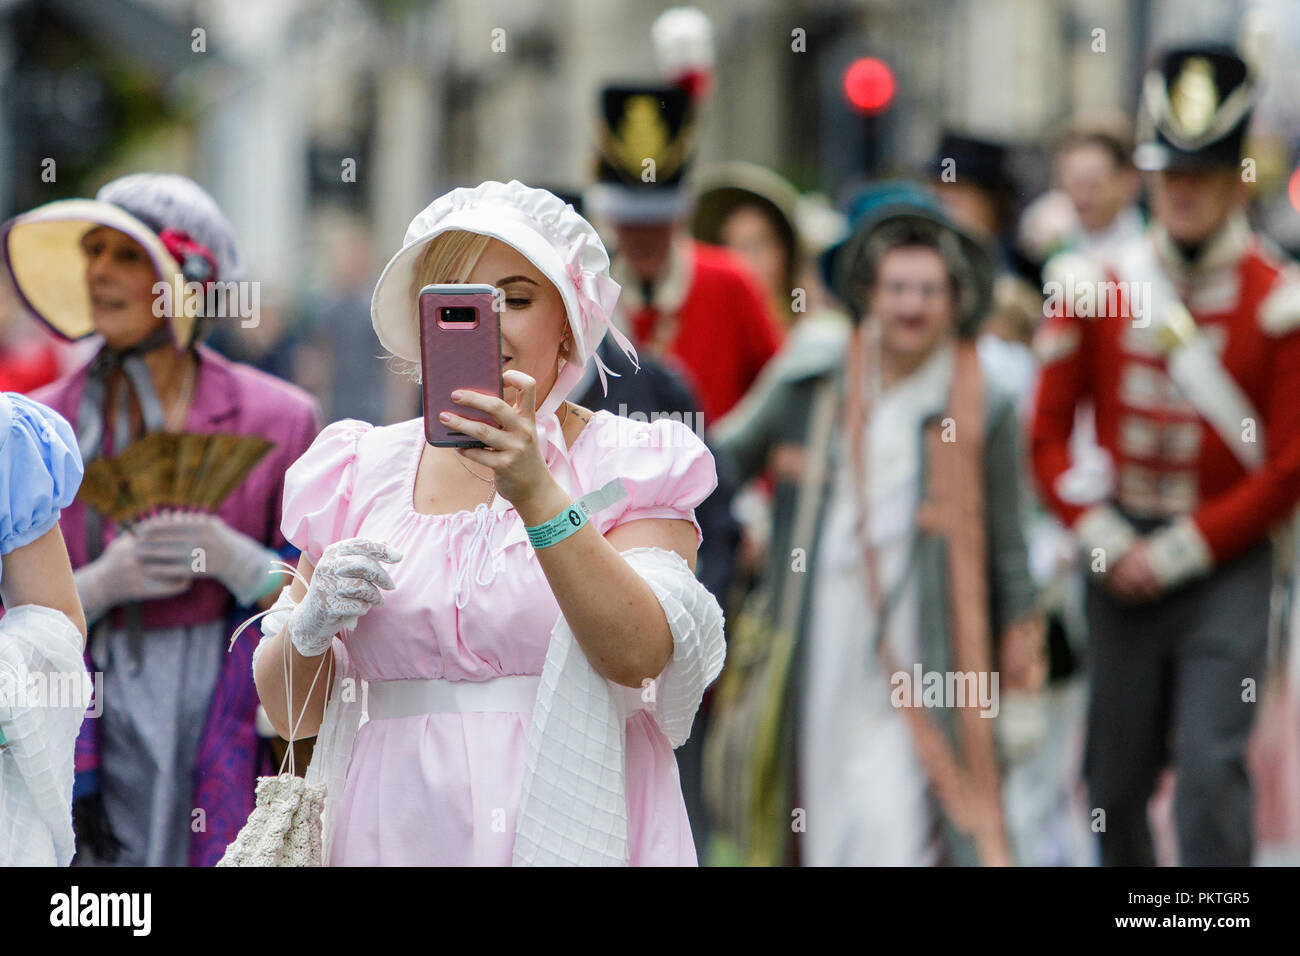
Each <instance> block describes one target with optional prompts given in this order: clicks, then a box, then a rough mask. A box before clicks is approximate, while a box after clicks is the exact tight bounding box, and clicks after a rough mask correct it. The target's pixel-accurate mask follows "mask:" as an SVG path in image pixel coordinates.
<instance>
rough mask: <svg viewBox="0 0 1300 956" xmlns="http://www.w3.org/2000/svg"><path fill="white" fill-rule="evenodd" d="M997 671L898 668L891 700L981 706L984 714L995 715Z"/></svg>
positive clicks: (925, 704) (902, 704) (891, 682)
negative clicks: (906, 669)
mask: <svg viewBox="0 0 1300 956" xmlns="http://www.w3.org/2000/svg"><path fill="white" fill-rule="evenodd" d="M998 682H999V675H998V672H997V671H926V670H922V668H921V665H920V664H913V665H912V670H911V672H908V671H895V672H894V674H893V676H891V677H890V678H889V686H890V688H891V690H890V692H889V702H890V703H891V704H892V705H893V706H895V707H900V708H901V707H935V708H938V707H978V708H979V710H980V716H981V717H996V716H997V715H998V711H999V710H1000V709H1001V706H1000V705H999V703H998Z"/></svg>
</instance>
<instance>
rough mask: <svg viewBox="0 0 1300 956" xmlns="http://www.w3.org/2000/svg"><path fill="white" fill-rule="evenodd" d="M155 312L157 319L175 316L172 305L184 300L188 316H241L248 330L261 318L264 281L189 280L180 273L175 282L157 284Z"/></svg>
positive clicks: (227, 317)
mask: <svg viewBox="0 0 1300 956" xmlns="http://www.w3.org/2000/svg"><path fill="white" fill-rule="evenodd" d="M153 294H154V301H153V314H154V316H155V317H156V318H159V319H161V318H163V317H165V316H169V315H172V314H173V313H172V304H173V303H175V302H180V303H182V307H181V308H182V313H183V314H184V315H185V316H187V317H188V318H196V317H197V318H209V319H240V320H241V321H240V325H241V326H242V327H243V328H245V329H252V328H256V327H257V325H258V323H259V322H260V321H261V318H260V316H261V309H262V284H261V283H260V282H256V281H248V280H240V281H234V280H231V281H228V282H222V281H219V280H214V281H212V282H185V283H182V282H181V280H180V277H179V276H177V277H176V279H175V280H174V281H173V282H161V281H160V282H155V283H154V284H153Z"/></svg>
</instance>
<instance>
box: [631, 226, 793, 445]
mask: <svg viewBox="0 0 1300 956" xmlns="http://www.w3.org/2000/svg"><path fill="white" fill-rule="evenodd" d="M611 271H612V273H613V275H614V278H615V279H616V280H618V282H619V284H620V285H621V286H622V287H623V291H622V294H621V295H620V296H619V304H618V314H617V315H616V317H615V321H617V322H618V323H619V324H620V326H622V327H623V328H624V329H625V330H626V331H628V332H629V333H630V337H631V339H632V341H633V342H634V343H635V345H636V347H637V348H638V349H641V348H645V349H647V350H648V351H649V352H650V354H652V355H657V356H661V357H665V358H669V359H670V360H671V361H672V364H673V367H674V370H675V371H677V372H678V373H679V374H681V375H682V376H683V377H684V378H685V379H686V380H687V383H688V384H689V385H690V386H691V389H692V390H693V391H694V393H695V394H696V395H697V396H699V399H700V402H701V404H702V405H703V406H704V417H705V424H706V425H707V426H711V425H712V424H713V423H714V422H715V421H717V420H718V419H719V418H721V417H722V416H723V415H725V414H726V413H727V412H728V411H730V410H731V407H732V406H733V405H735V404H736V403H737V402H738V401H740V399H741V397H742V396H744V394H745V392H747V391H748V390H749V387H750V386H751V385H752V384H753V383H754V379H756V378H757V377H758V373H759V371H760V370H761V369H762V368H763V366H764V365H766V364H767V361H768V359H770V358H771V357H772V356H773V355H775V354H776V352H777V350H778V349H779V348H780V347H781V340H782V331H781V327H780V325H779V324H778V322H777V320H776V318H775V316H773V315H772V310H771V307H770V306H769V305H768V303H767V300H766V297H765V296H764V295H763V292H762V290H761V289H760V288H759V285H758V281H757V280H756V279H754V278H753V277H751V275H750V273H749V271H748V269H747V268H746V266H745V264H744V262H743V261H742V260H741V259H740V258H739V257H738V256H736V255H735V254H734V253H732V252H730V251H729V250H727V249H723V248H721V247H718V246H710V245H706V244H704V243H702V242H695V241H693V240H689V239H678V240H677V241H675V242H674V243H673V247H672V251H671V253H670V255H669V261H668V267H667V269H666V271H665V275H664V276H662V277H661V278H660V281H659V282H658V283H657V284H656V286H655V289H654V301H653V302H646V301H645V299H644V297H643V294H642V291H641V288H640V283H639V282H638V281H637V279H636V277H635V276H633V275H632V274H631V272H630V270H629V269H628V268H627V266H626V264H625V263H624V262H623V261H622V260H621V259H619V258H617V257H616V258H615V261H614V266H613V268H612V270H611Z"/></svg>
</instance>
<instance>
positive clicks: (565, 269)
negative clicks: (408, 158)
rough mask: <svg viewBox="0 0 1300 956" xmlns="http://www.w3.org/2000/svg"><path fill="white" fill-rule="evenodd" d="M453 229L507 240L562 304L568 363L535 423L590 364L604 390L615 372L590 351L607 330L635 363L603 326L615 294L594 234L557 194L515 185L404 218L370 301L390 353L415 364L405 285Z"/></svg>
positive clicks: (453, 197)
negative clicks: (401, 234)
mask: <svg viewBox="0 0 1300 956" xmlns="http://www.w3.org/2000/svg"><path fill="white" fill-rule="evenodd" d="M455 229H459V230H464V231H466V232H473V233H477V234H479V235H484V236H490V237H492V238H493V239H499V240H501V241H502V242H504V243H507V244H508V245H510V246H511V247H513V248H514V249H516V250H517V251H518V252H519V253H520V254H521V255H523V256H524V257H525V258H527V259H528V261H529V262H531V263H532V264H533V265H534V266H536V267H537V269H538V270H539V271H540V272H541V273H542V274H543V275H545V276H546V277H547V278H548V279H550V280H551V282H552V283H553V284H554V285H555V287H556V288H557V289H559V291H560V297H561V298H562V299H563V300H564V310H565V313H566V314H567V315H568V319H569V327H570V329H572V332H573V351H572V358H571V359H570V360H568V361H566V362H565V364H564V367H563V368H562V369H561V370H560V373H559V375H558V376H557V378H556V381H555V385H554V387H553V388H552V389H551V391H550V393H549V394H548V395H547V396H546V397H545V399H544V400H543V401H542V402H541V403H540V404H539V406H538V409H537V415H538V418H539V419H540V418H543V417H544V416H547V415H553V414H554V413H555V410H556V409H557V408H559V405H560V402H562V401H563V400H564V398H565V396H567V395H568V393H569V392H570V391H571V390H572V389H573V387H574V386H575V385H576V384H577V382H578V381H579V379H581V378H582V373H583V369H584V368H585V366H586V364H587V361H588V360H589V359H594V360H595V362H596V369H597V371H598V372H599V373H600V380H601V385H602V386H603V387H605V388H608V383H607V380H606V378H605V376H606V374H609V375H615V376H617V373H616V372H613V371H611V370H610V369H609V368H608V367H606V366H605V364H604V363H603V362H601V360H600V357H599V356H598V355H597V354H596V347H597V346H598V345H599V344H600V342H601V340H602V339H603V338H604V337H605V332H606V331H607V330H609V331H612V333H613V335H614V338H615V340H616V341H617V342H618V345H619V347H620V348H621V349H622V350H623V351H624V352H625V353H627V355H628V358H630V359H631V360H632V363H633V364H634V365H635V364H636V363H637V357H636V349H634V348H633V347H632V343H631V342H629V341H628V340H627V338H626V337H625V336H624V335H623V334H622V333H621V332H620V331H619V330H618V329H617V328H616V327H614V326H611V325H610V321H609V318H610V314H611V313H612V312H613V310H614V304H615V303H616V302H617V301H618V296H619V291H620V289H619V285H618V283H617V282H615V281H614V280H613V279H611V278H610V276H609V253H607V252H606V251H605V246H604V243H602V242H601V241H600V236H599V235H598V234H597V233H596V230H595V229H594V228H592V225H591V224H590V223H589V222H587V220H586V219H584V218H582V216H580V215H578V213H577V212H576V211H575V210H574V208H573V207H572V206H571V205H569V204H568V203H566V202H564V201H563V200H562V199H560V198H559V197H558V196H556V195H554V194H553V193H550V192H547V191H546V190H545V189H535V188H533V187H531V186H525V185H524V184H523V183H521V182H519V181H518V180H511V181H510V182H508V183H499V182H485V183H482V184H480V185H478V186H476V187H474V188H472V189H471V188H467V187H466V188H461V189H453V190H452V191H451V192H449V193H446V194H445V195H443V196H440V197H438V198H437V199H435V200H434V201H433V202H432V203H430V204H429V205H428V206H426V207H425V208H424V209H423V210H422V211H421V212H420V213H419V214H418V215H417V216H416V217H415V218H414V219H412V220H411V225H410V226H409V227H408V228H407V230H406V238H405V239H404V240H403V242H402V248H401V249H400V250H399V251H398V253H397V254H396V255H395V256H393V258H392V259H390V260H389V262H388V265H387V266H385V267H384V271H383V273H382V274H381V275H380V277H379V282H378V283H377V284H376V286H375V294H374V297H373V298H372V299H371V301H370V320H371V322H372V323H373V324H374V327H375V333H376V334H377V335H378V336H379V341H380V342H381V343H382V344H383V346H384V348H386V349H388V351H389V352H391V353H393V354H394V355H396V356H398V357H399V358H403V359H406V360H407V361H411V362H418V361H419V360H420V333H419V321H418V309H419V307H418V304H417V303H416V301H415V300H414V299H413V298H412V296H411V283H412V281H413V279H414V277H415V269H416V266H417V264H418V263H419V260H420V255H421V253H422V252H423V250H424V248H425V246H426V245H428V243H429V241H430V240H432V239H433V238H434V237H436V236H438V235H440V234H442V233H444V232H448V231H451V230H455Z"/></svg>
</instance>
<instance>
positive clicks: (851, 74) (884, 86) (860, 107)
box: [844, 56, 898, 115]
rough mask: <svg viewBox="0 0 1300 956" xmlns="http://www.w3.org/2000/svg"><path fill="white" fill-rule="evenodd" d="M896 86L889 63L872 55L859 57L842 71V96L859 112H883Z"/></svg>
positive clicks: (887, 106) (891, 98)
mask: <svg viewBox="0 0 1300 956" xmlns="http://www.w3.org/2000/svg"><path fill="white" fill-rule="evenodd" d="M897 88H898V85H897V83H895V81H894V71H893V70H891V69H890V68H889V64H888V63H886V62H885V61H884V60H878V59H876V58H875V57H874V56H864V57H860V58H858V59H856V60H854V61H853V62H852V63H850V64H849V68H848V69H847V70H845V71H844V96H845V98H846V99H847V100H848V101H849V105H850V106H851V107H853V109H854V110H856V111H857V112H859V113H866V114H868V115H869V114H872V113H883V112H884V111H885V110H887V109H889V104H890V103H892V102H893V101H894V91H895V90H896V89H897Z"/></svg>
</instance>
